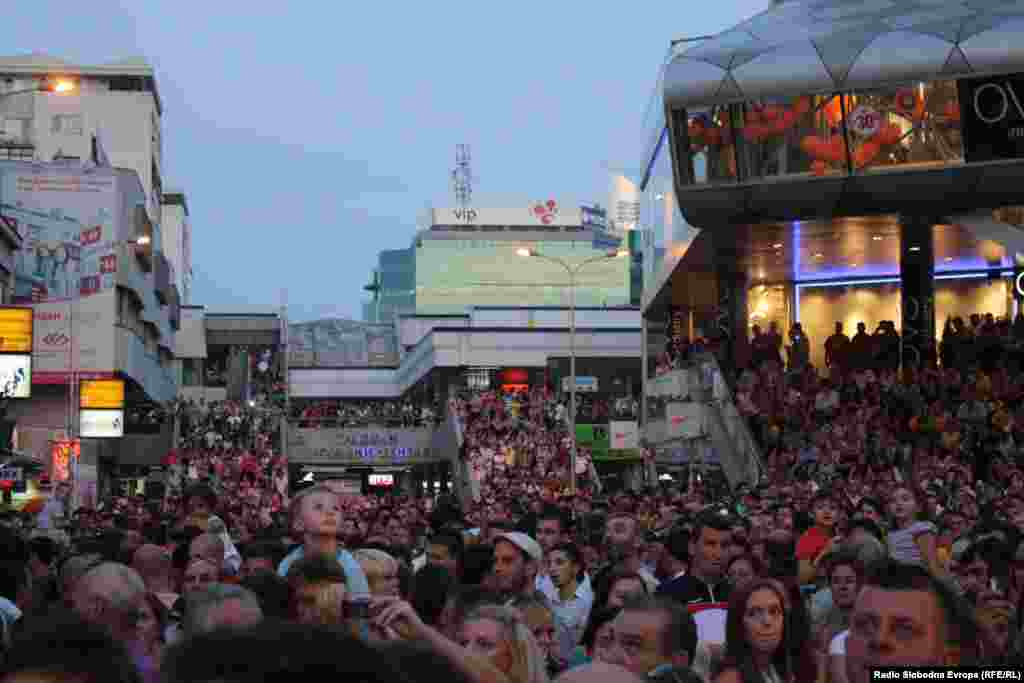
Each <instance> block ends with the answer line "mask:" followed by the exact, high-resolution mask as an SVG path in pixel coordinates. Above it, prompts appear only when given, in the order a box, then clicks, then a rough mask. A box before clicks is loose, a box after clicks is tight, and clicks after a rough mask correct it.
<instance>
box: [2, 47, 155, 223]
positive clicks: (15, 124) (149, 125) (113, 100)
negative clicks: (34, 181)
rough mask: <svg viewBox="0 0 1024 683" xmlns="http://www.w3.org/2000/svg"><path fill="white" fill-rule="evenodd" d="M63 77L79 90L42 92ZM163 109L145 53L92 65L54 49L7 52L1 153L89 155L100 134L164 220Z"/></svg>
mask: <svg viewBox="0 0 1024 683" xmlns="http://www.w3.org/2000/svg"><path fill="white" fill-rule="evenodd" d="M56 77H60V78H67V79H70V80H72V81H73V82H74V84H75V88H74V90H72V91H71V92H68V93H62V94H56V93H46V92H34V90H35V89H37V88H38V87H39V86H40V85H41V84H42V83H44V82H45V81H46V80H48V79H52V78H56ZM24 91H28V92H24ZM9 93H19V94H9ZM162 115H163V109H162V105H161V102H160V95H159V93H158V91H157V83H156V76H155V73H154V70H153V67H152V66H151V65H149V64H148V63H147V62H146V61H145V60H144V59H141V58H131V59H126V60H122V61H117V62H111V63H109V64H98V65H90V66H86V65H79V64H72V63H69V62H66V61H64V60H61V59H58V58H55V57H50V56H47V55H23V56H14V57H0V159H21V160H36V161H52V160H54V159H74V160H88V159H89V158H91V156H92V145H93V139H94V137H96V136H98V138H99V141H100V144H101V146H102V149H103V151H104V152H105V154H106V157H107V158H108V159H109V163H110V165H111V166H114V167H115V168H124V169H131V170H132V171H134V172H135V173H136V175H137V176H138V178H139V183H140V184H141V186H142V189H143V192H144V193H145V200H146V201H145V208H146V211H147V213H148V215H149V219H150V220H152V221H156V222H158V221H159V220H160V206H161V201H162V198H163V194H164V190H163V129H162V122H161V121H162Z"/></svg>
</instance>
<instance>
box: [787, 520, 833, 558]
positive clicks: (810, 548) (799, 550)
mask: <svg viewBox="0 0 1024 683" xmlns="http://www.w3.org/2000/svg"><path fill="white" fill-rule="evenodd" d="M831 540H832V537H831V536H829V535H828V534H827V533H826V532H825V530H824V529H822V528H821V527H819V526H812V527H811V528H810V529H808V530H807V531H805V532H804V533H803V535H802V536H801V537H800V540H799V541H797V543H796V559H798V560H807V561H808V562H812V561H814V558H816V557H817V556H818V555H819V554H820V553H821V551H822V550H824V549H825V546H827V545H828V543H829V541H831Z"/></svg>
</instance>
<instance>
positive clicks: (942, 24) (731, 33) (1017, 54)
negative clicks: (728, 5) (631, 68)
mask: <svg viewBox="0 0 1024 683" xmlns="http://www.w3.org/2000/svg"><path fill="white" fill-rule="evenodd" d="M1022 33H1024V0H789V1H788V2H782V3H780V4H777V5H773V6H772V7H771V8H770V9H768V10H767V11H765V12H762V13H761V14H759V15H757V16H755V17H753V18H752V19H750V20H748V21H745V22H743V23H742V24H739V25H738V26H736V27H735V28H732V29H730V30H728V31H725V32H724V33H721V34H719V35H718V36H715V37H714V38H711V39H709V40H706V41H703V42H700V43H697V44H690V45H689V46H686V47H683V46H682V45H681V46H680V48H679V49H678V50H677V51H676V52H675V54H674V55H673V56H672V57H670V59H669V63H668V65H667V67H666V71H665V79H664V95H665V101H666V103H667V104H668V105H669V106H672V107H674V108H686V109H697V108H702V107H708V106H711V105H716V104H725V103H730V102H741V101H751V100H759V99H766V98H787V97H796V96H799V95H810V94H817V93H830V92H835V91H837V90H858V89H867V88H877V87H880V86H885V85H897V84H904V83H913V82H921V81H932V80H938V79H952V78H957V77H963V76H966V75H976V76H987V75H996V74H1005V73H1016V72H1019V71H1024V41H1022V40H1020V36H1021V35H1022Z"/></svg>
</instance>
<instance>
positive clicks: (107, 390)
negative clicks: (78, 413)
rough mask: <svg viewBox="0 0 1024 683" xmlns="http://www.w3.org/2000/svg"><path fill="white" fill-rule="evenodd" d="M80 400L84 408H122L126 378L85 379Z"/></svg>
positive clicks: (80, 404)
mask: <svg viewBox="0 0 1024 683" xmlns="http://www.w3.org/2000/svg"><path fill="white" fill-rule="evenodd" d="M78 400H79V406H80V407H82V408H93V409H99V410H120V409H121V408H124V380H123V379H83V380H82V384H81V389H80V390H79V396H78Z"/></svg>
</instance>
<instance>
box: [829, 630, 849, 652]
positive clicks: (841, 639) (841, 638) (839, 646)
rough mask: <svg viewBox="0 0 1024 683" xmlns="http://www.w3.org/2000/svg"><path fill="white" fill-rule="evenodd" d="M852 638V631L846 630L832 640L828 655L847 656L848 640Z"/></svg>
mask: <svg viewBox="0 0 1024 683" xmlns="http://www.w3.org/2000/svg"><path fill="white" fill-rule="evenodd" d="M849 637H850V631H849V630H846V631H843V632H842V633H840V634H838V635H837V636H836V637H835V638H833V639H832V642H831V643H829V644H828V653H829V654H830V655H845V654H846V639H847V638H849Z"/></svg>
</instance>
